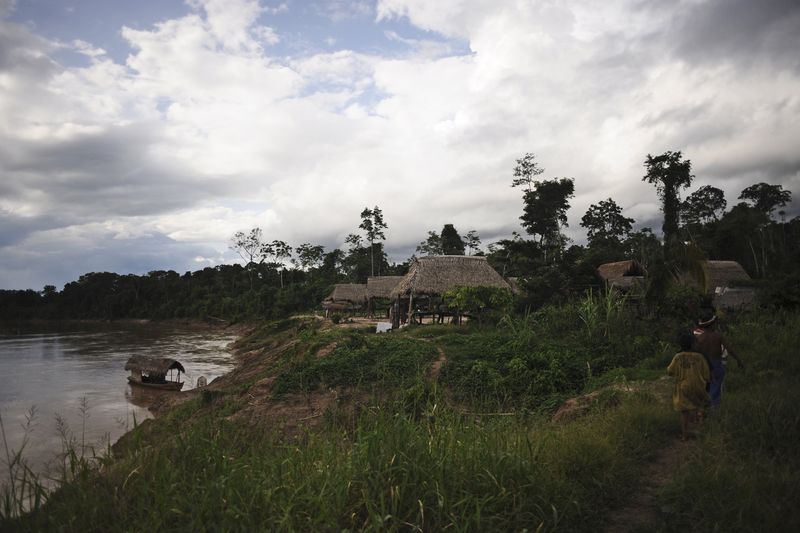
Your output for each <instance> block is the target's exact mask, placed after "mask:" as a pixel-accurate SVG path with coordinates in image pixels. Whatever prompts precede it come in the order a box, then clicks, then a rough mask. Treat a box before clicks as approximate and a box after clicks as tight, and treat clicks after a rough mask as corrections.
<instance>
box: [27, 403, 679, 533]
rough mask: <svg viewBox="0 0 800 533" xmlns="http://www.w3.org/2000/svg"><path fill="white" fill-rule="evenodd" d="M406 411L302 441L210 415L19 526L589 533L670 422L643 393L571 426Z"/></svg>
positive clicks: (83, 482)
mask: <svg viewBox="0 0 800 533" xmlns="http://www.w3.org/2000/svg"><path fill="white" fill-rule="evenodd" d="M397 411H398V410H397V409H394V408H392V406H391V405H388V406H386V407H380V408H375V409H371V410H367V411H365V412H363V413H362V415H361V416H360V417H359V418H358V420H357V421H356V422H355V424H353V425H352V426H350V427H345V426H341V425H338V424H335V423H333V424H331V425H329V426H328V427H326V428H324V429H323V430H321V431H318V432H315V433H310V434H308V435H306V436H305V437H303V438H301V439H300V440H299V441H296V442H292V441H288V442H287V441H284V440H281V439H278V438H275V436H274V435H270V434H266V433H262V432H260V431H259V430H258V429H253V428H241V427H236V426H233V425H231V424H229V423H227V422H225V421H224V420H220V419H217V418H214V417H211V416H209V417H205V418H203V419H202V420H201V421H199V422H197V423H196V424H195V425H194V426H193V427H192V428H191V429H188V430H187V431H183V432H181V433H180V434H179V435H177V436H175V437H174V438H172V439H170V440H169V441H168V442H165V443H163V445H162V446H157V447H155V446H147V445H142V446H139V447H136V448H135V449H133V450H132V451H131V452H130V453H129V454H128V455H127V456H126V458H125V459H123V460H121V461H118V462H117V463H116V464H115V465H114V467H113V468H111V469H109V470H108V471H107V472H105V473H104V475H99V476H91V478H87V479H78V480H76V481H75V482H73V485H72V486H71V490H69V491H60V492H57V493H56V494H54V496H53V497H52V498H51V500H50V501H49V502H48V505H47V507H46V508H45V509H43V510H41V511H39V512H35V513H33V514H31V515H29V516H27V517H26V518H25V519H24V520H23V521H19V522H15V523H14V524H12V529H14V528H18V529H21V530H24V529H32V530H49V529H58V528H61V529H66V530H81V531H100V530H104V531H105V530H117V531H126V530H173V531H196V530H207V529H212V530H219V531H232V530H236V531H241V530H273V529H280V530H301V531H308V530H321V531H334V530H335V531H340V530H375V531H385V530H400V529H402V530H407V529H428V530H441V529H445V528H448V529H454V530H456V531H471V530H497V529H501V530H508V529H523V528H526V527H527V528H529V529H531V530H535V529H536V528H538V527H540V526H541V528H542V530H556V529H558V530H569V531H589V530H593V529H594V526H593V524H594V523H595V521H596V520H600V519H602V511H603V509H604V508H605V507H606V506H608V505H610V504H613V503H614V502H615V501H616V500H617V498H618V497H619V494H621V491H622V490H623V489H624V487H625V486H626V483H627V481H628V480H629V479H630V478H631V477H632V476H635V475H636V472H637V471H638V469H639V468H640V467H641V461H642V459H643V458H644V457H646V456H647V455H648V454H649V453H651V452H652V450H653V449H655V448H657V447H658V445H659V443H660V442H661V441H662V440H663V439H664V438H665V436H666V435H667V433H668V431H669V426H670V424H671V421H672V417H671V415H670V413H669V412H667V411H666V410H654V409H652V403H651V402H650V401H648V399H647V398H631V399H629V400H627V401H625V402H623V404H622V405H621V406H620V407H618V408H616V409H608V410H604V411H601V412H597V413H596V416H594V417H592V418H591V419H585V420H583V421H580V422H578V423H575V424H571V425H569V426H553V425H551V424H549V423H547V422H546V421H545V420H542V419H539V418H535V419H525V418H522V417H519V418H518V417H512V418H503V417H489V418H480V419H474V418H471V417H464V416H462V415H459V414H458V413H456V412H453V411H450V410H447V409H442V408H441V407H439V406H438V404H428V405H427V408H426V409H424V411H425V415H424V416H422V417H419V418H418V417H412V416H407V415H402V414H398V412H397ZM598 436H600V438H598Z"/></svg>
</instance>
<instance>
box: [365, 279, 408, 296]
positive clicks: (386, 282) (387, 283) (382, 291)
mask: <svg viewBox="0 0 800 533" xmlns="http://www.w3.org/2000/svg"><path fill="white" fill-rule="evenodd" d="M402 279H403V276H375V277H369V278H367V296H368V297H369V298H391V297H392V289H394V288H395V287H396V286H397V284H398V283H400V280H402Z"/></svg>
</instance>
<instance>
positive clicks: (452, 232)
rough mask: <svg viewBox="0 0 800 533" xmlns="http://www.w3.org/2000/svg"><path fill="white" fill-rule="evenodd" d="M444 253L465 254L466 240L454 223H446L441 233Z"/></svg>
mask: <svg viewBox="0 0 800 533" xmlns="http://www.w3.org/2000/svg"><path fill="white" fill-rule="evenodd" d="M441 240H442V254H444V255H464V241H463V240H462V239H461V235H459V234H458V231H456V228H455V226H453V225H452V224H445V225H444V227H443V228H442V233H441Z"/></svg>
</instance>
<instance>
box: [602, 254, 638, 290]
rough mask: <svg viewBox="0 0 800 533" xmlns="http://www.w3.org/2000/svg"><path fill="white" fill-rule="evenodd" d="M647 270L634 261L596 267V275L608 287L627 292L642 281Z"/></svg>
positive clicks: (616, 262)
mask: <svg viewBox="0 0 800 533" xmlns="http://www.w3.org/2000/svg"><path fill="white" fill-rule="evenodd" d="M646 274H647V270H645V268H644V267H643V266H642V265H641V264H640V263H639V262H638V261H636V260H635V259H629V260H627V261H615V262H613V263H604V264H602V265H600V266H599V267H597V275H598V276H599V277H600V279H602V280H603V281H604V282H605V283H606V285H607V286H608V287H615V288H617V289H620V290H623V291H627V290H629V289H631V288H633V287H635V286H636V285H637V284H640V283H642V282H643V281H644V276H645V275H646Z"/></svg>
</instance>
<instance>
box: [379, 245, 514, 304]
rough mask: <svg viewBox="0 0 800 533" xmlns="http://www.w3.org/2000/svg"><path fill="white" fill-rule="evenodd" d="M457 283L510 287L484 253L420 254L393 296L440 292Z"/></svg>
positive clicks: (435, 293)
mask: <svg viewBox="0 0 800 533" xmlns="http://www.w3.org/2000/svg"><path fill="white" fill-rule="evenodd" d="M457 286H469V287H497V288H499V289H507V290H511V287H510V286H509V285H508V283H506V281H505V280H504V279H503V278H502V276H500V274H498V273H497V271H496V270H495V269H493V268H492V267H491V265H489V263H488V262H487V261H486V258H485V257H476V256H465V255H431V256H425V257H417V258H415V259H414V260H413V261H412V262H411V265H410V267H409V269H408V274H406V275H405V276H404V277H403V279H402V280H401V281H400V283H398V284H397V286H396V287H395V288H394V290H392V297H393V298H395V297H401V298H402V297H406V296H409V295H414V296H416V295H419V294H425V295H441V294H444V293H445V292H446V291H447V290H448V289H451V288H453V287H457Z"/></svg>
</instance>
